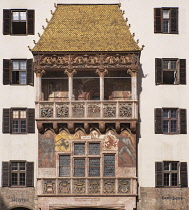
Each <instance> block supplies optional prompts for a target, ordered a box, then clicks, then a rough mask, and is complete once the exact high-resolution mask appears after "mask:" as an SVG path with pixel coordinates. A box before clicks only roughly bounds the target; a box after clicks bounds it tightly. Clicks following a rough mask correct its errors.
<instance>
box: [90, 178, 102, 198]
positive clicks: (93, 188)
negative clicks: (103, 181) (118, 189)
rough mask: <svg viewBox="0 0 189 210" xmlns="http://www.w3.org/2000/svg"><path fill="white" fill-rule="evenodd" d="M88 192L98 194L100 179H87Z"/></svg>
mask: <svg viewBox="0 0 189 210" xmlns="http://www.w3.org/2000/svg"><path fill="white" fill-rule="evenodd" d="M88 192H89V194H100V180H98V179H89V182H88Z"/></svg>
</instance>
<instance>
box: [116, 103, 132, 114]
mask: <svg viewBox="0 0 189 210" xmlns="http://www.w3.org/2000/svg"><path fill="white" fill-rule="evenodd" d="M119 116H120V117H132V104H128V103H120V104H119Z"/></svg>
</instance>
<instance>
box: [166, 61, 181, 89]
mask: <svg viewBox="0 0 189 210" xmlns="http://www.w3.org/2000/svg"><path fill="white" fill-rule="evenodd" d="M166 61H167V62H168V68H164V62H166ZM173 61H175V62H176V68H175V69H173V68H171V62H173ZM179 70H180V69H179V59H176V58H175V59H174V58H171V59H168V58H163V59H162V77H163V79H162V83H163V85H178V84H179V81H180V76H179ZM165 72H176V77H175V78H174V82H173V83H165V82H164V73H165Z"/></svg>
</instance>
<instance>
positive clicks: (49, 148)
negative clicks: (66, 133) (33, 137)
mask: <svg viewBox="0 0 189 210" xmlns="http://www.w3.org/2000/svg"><path fill="white" fill-rule="evenodd" d="M54 147H55V144H54V133H53V132H51V131H47V132H46V133H44V134H42V135H39V150H38V151H39V168H53V167H55V152H54Z"/></svg>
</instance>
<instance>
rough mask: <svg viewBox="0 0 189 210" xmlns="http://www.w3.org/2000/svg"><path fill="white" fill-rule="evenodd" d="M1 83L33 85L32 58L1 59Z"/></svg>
mask: <svg viewBox="0 0 189 210" xmlns="http://www.w3.org/2000/svg"><path fill="white" fill-rule="evenodd" d="M3 84H4V85H8V84H13V85H15V84H16V85H33V59H28V60H26V59H12V60H9V59H3Z"/></svg>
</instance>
